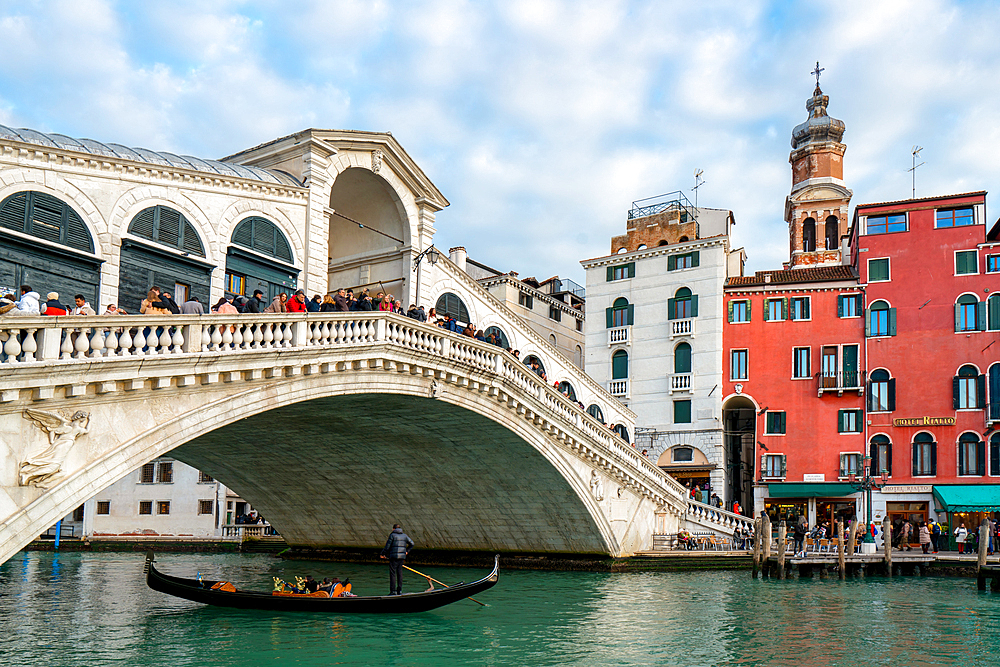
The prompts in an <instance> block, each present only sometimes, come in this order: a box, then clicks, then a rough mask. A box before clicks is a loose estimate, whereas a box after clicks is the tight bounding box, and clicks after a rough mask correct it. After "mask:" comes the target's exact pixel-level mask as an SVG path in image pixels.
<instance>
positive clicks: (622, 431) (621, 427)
mask: <svg viewBox="0 0 1000 667" xmlns="http://www.w3.org/2000/svg"><path fill="white" fill-rule="evenodd" d="M615 433H617V434H618V437H619V438H621V439H622V440H624V441H625V442H630V441H629V437H628V429H627V428H625V424H615Z"/></svg>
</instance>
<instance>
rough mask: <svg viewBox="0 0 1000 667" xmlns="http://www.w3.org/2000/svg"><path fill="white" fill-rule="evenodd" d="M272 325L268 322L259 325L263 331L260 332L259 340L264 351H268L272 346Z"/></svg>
mask: <svg viewBox="0 0 1000 667" xmlns="http://www.w3.org/2000/svg"><path fill="white" fill-rule="evenodd" d="M273 326H274V325H273V324H271V323H270V322H265V323H264V324H262V325H261V327H262V328H263V331H261V332H260V340H261V342H262V343H263V344H262V347H263V348H264V349H265V350H269V349H271V348H272V347H273V346H274V331H273Z"/></svg>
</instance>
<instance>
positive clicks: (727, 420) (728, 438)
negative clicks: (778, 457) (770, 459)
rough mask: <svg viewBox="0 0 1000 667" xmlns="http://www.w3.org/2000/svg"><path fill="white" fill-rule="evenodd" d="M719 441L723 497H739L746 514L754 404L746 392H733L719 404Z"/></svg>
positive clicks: (749, 495) (750, 495) (750, 504)
mask: <svg viewBox="0 0 1000 667" xmlns="http://www.w3.org/2000/svg"><path fill="white" fill-rule="evenodd" d="M722 429H723V431H722V442H723V447H724V449H725V465H726V478H727V480H728V481H727V485H728V488H727V489H726V498H727V499H728V500H729V501H732V500H739V501H740V506H742V507H743V508H744V509H745V511H746V513H747V514H750V513H752V510H753V473H754V444H755V442H756V437H757V406H756V405H755V404H754V402H753V401H752V400H751V399H750V398H749V397H747V396H742V395H738V396H732V397H730V398H729V399H727V400H726V401H725V402H724V403H723V404H722Z"/></svg>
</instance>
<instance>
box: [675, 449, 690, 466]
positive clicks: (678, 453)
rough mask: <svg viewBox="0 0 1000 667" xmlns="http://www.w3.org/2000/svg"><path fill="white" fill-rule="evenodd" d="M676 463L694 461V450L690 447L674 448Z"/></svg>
mask: <svg viewBox="0 0 1000 667" xmlns="http://www.w3.org/2000/svg"><path fill="white" fill-rule="evenodd" d="M673 460H674V463H690V462H691V461H694V450H693V449H692V448H690V447H674V459H673Z"/></svg>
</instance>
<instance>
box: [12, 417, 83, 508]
mask: <svg viewBox="0 0 1000 667" xmlns="http://www.w3.org/2000/svg"><path fill="white" fill-rule="evenodd" d="M24 418H25V419H28V420H31V421H33V422H34V423H35V425H37V426H38V427H39V428H41V429H42V430H43V431H45V432H46V433H47V434H48V437H49V445H48V447H45V448H43V449H41V450H40V451H36V452H35V453H34V454H31V455H29V456H27V457H26V458H25V460H24V461H23V462H22V463H21V466H20V469H19V473H20V474H19V478H18V481H19V483H20V485H21V486H34V487H37V488H39V489H47V488H49V486H50V485H51V484H52V482H54V481H55V478H56V477H57V476H58V475H59V473H60V472H61V471H62V464H63V462H64V461H65V460H66V456H67V455H68V454H69V450H70V449H71V448H72V447H73V444H74V443H76V439H77V438H78V437H80V436H81V435H85V434H86V433H87V432H88V426H89V424H90V413H89V412H82V411H81V412H76V413H74V414H73V416H72V417H71V418H70V419H66V418H65V417H62V416H61V415H58V414H56V413H55V412H46V411H44V410H25V411H24Z"/></svg>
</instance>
